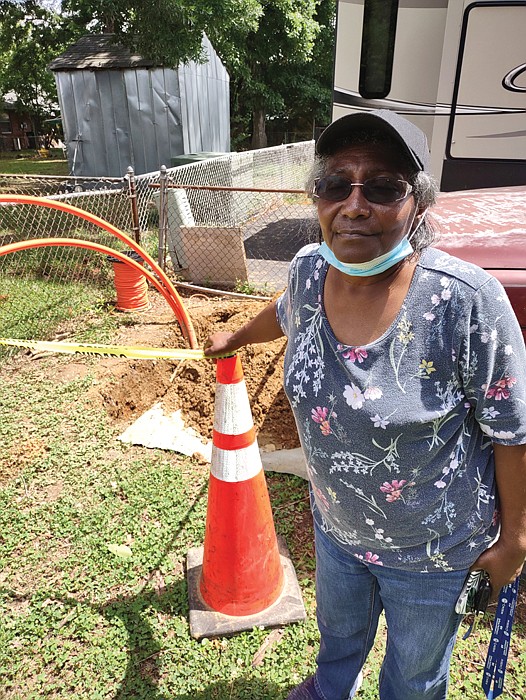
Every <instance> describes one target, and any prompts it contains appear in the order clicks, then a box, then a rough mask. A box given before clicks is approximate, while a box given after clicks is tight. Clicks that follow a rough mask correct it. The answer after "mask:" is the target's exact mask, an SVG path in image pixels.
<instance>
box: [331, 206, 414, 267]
mask: <svg viewBox="0 0 526 700" xmlns="http://www.w3.org/2000/svg"><path fill="white" fill-rule="evenodd" d="M426 212H427V209H425V210H424V212H423V213H422V215H421V219H420V221H419V223H418V225H417V226H416V227H415V229H414V230H413V231H412V232H411V234H410V236H409V237H411V238H412V237H413V236H414V235H415V233H416V231H417V229H418V228H419V227H420V226H421V225H422V223H423V221H424V217H425V214H426ZM409 237H408V236H405V237H404V238H402V240H401V241H400V243H399V244H398V245H397V246H396V248H393V249H392V250H390V251H389V252H387V253H384V254H383V255H379V256H378V257H377V258H373V259H372V260H367V261H366V262H363V263H344V262H341V260H338V258H337V257H336V256H335V255H334V253H333V252H332V250H331V249H330V248H329V246H328V245H327V244H326V243H325V242H323V243H322V244H321V246H320V249H319V252H320V255H321V256H322V257H323V258H325V260H326V261H327V262H328V263H329V265H332V266H333V267H335V268H336V269H337V270H340V272H344V273H345V274H346V275H350V276H351V277H371V276H372V275H379V274H380V273H381V272H385V270H389V268H391V267H393V266H394V265H396V263H399V262H400V261H401V260H404V259H405V258H407V257H408V256H409V255H411V254H412V253H414V250H413V247H412V245H411V243H409Z"/></svg>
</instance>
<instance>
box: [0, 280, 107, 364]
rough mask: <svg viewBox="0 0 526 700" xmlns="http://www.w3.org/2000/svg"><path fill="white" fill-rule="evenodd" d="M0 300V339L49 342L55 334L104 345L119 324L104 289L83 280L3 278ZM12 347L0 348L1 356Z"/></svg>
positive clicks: (10, 352) (10, 351)
mask: <svg viewBox="0 0 526 700" xmlns="http://www.w3.org/2000/svg"><path fill="white" fill-rule="evenodd" d="M0 291H1V297H0V337H3V338H18V339H28V340H50V339H52V338H53V337H54V336H55V334H56V333H57V332H59V331H60V332H61V333H63V334H64V335H66V336H68V337H73V336H74V337H75V338H76V340H78V341H83V342H95V341H97V342H107V341H108V340H109V339H110V338H111V337H112V335H113V334H114V332H115V329H116V327H117V325H118V323H119V320H118V319H117V317H116V315H115V314H112V313H111V308H112V307H111V306H108V304H107V303H106V301H105V300H106V299H108V298H109V299H111V298H113V296H114V291H113V290H112V287H111V286H110V284H109V283H108V285H107V286H106V288H104V287H102V288H101V286H100V285H91V284H88V283H86V281H81V280H79V281H69V282H60V281H57V280H50V279H46V278H43V279H41V278H38V277H35V278H33V279H27V278H26V279H20V278H18V277H9V276H6V275H3V279H2V283H1V287H0ZM13 352H14V350H13V349H12V348H1V347H0V363H1V360H2V358H3V357H6V356H7V355H11V354H13Z"/></svg>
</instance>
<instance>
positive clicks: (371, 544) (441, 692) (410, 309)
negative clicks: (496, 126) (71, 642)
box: [206, 110, 526, 700]
mask: <svg viewBox="0 0 526 700" xmlns="http://www.w3.org/2000/svg"><path fill="white" fill-rule="evenodd" d="M427 164H428V148H427V142H426V139H425V136H424V134H423V133H422V132H421V131H420V130H419V129H418V128H416V127H415V126H414V125H412V124H411V123H410V122H408V121H407V120H405V119H403V118H402V117H400V116H398V115H397V114H395V113H393V112H388V111H383V110H381V111H373V112H368V113H360V114H353V115H348V116H345V117H342V118H341V119H339V120H337V121H336V122H334V123H333V124H331V125H330V126H329V127H328V128H327V129H326V130H325V131H324V133H323V134H322V135H321V137H320V139H319V141H318V143H317V165H316V168H317V170H318V177H317V178H316V181H315V184H314V196H315V199H316V201H317V208H318V218H319V223H320V227H321V232H322V235H323V243H322V245H321V246H318V245H311V246H307V247H305V248H303V249H302V250H301V251H300V252H299V253H298V254H297V256H296V257H295V259H294V260H293V261H292V263H291V268H290V275H289V282H288V287H287V290H286V291H285V293H284V294H283V295H282V296H281V297H280V298H279V299H278V300H277V301H276V302H274V303H272V304H270V305H269V306H268V307H266V308H265V309H264V310H263V311H262V312H261V313H260V314H259V315H258V316H256V318H254V319H253V320H252V321H251V322H249V323H248V324H246V325H245V326H243V327H242V328H240V329H239V330H238V331H236V332H235V333H232V334H228V333H217V334H215V335H213V336H211V338H210V339H209V340H208V342H207V346H206V354H207V355H208V356H214V355H220V354H225V353H230V352H233V351H235V350H237V349H238V348H240V347H241V346H243V345H246V344H248V343H257V342H265V341H268V340H272V339H274V338H277V337H280V336H282V335H283V334H285V335H286V336H287V338H288V345H287V352H286V356H285V390H286V392H287V396H288V398H289V400H290V403H291V406H292V409H293V411H294V416H295V419H296V423H297V426H298V432H299V435H300V439H301V443H302V447H303V450H304V452H305V457H306V461H307V469H308V474H309V481H310V489H311V504H312V511H313V516H314V523H315V538H316V596H317V616H318V625H319V629H320V635H321V644H320V650H319V654H318V657H317V670H316V673H315V675H314V676H312V677H310V678H308V679H307V680H306V681H304V682H303V683H302V684H301V685H300V686H298V687H297V688H295V689H293V690H292V691H291V693H290V694H289V696H288V697H289V700H316V699H318V698H322V699H324V700H340V699H343V698H352V697H353V695H354V693H355V691H356V688H357V686H358V680H357V679H358V678H359V674H360V669H361V668H362V666H363V664H364V662H365V659H366V657H367V654H368V652H369V650H370V648H371V646H372V644H373V641H374V637H375V633H376V629H377V624H378V618H379V615H380V613H381V611H382V610H384V611H385V616H386V622H387V627H388V641H387V649H386V654H385V659H384V663H383V666H382V671H381V674H380V679H379V693H380V698H382V700H417V699H418V700H424V699H425V700H439V699H443V698H445V697H446V694H447V684H448V675H449V662H450V656H451V653H452V648H453V644H454V640H455V636H456V632H457V629H458V626H459V623H460V619H461V618H460V616H459V615H457V614H456V613H455V602H456V600H457V598H458V596H459V593H460V591H461V589H462V585H463V582H464V580H465V578H466V575H467V573H468V571H469V570H470V569H484V570H486V571H487V572H488V574H489V576H490V579H491V585H492V589H493V593H494V595H496V594H497V593H498V591H499V590H500V588H501V587H502V586H503V585H505V584H506V583H509V582H511V581H513V580H514V579H515V577H516V575H517V574H518V573H519V572H520V570H521V567H522V564H523V562H524V558H525V555H526V486H525V484H526V444H525V443H526V415H525V406H526V391H525V382H524V367H525V366H526V353H525V350H524V343H523V339H522V335H521V331H520V328H519V326H518V324H517V321H516V319H515V316H514V314H513V311H512V309H511V307H510V305H509V302H508V300H507V298H506V296H505V293H504V291H503V289H502V287H501V286H500V284H499V283H498V282H497V281H496V280H495V279H494V278H493V277H491V276H490V275H488V274H487V273H486V272H484V271H483V270H481V269H480V268H478V267H475V266H473V265H471V264H468V263H464V262H463V261H461V260H459V259H456V258H453V257H451V256H449V255H447V254H445V253H442V252H441V251H438V250H435V249H433V248H431V247H429V244H430V242H431V235H430V228H429V226H428V224H427V221H426V219H425V216H426V212H427V209H428V208H429V207H430V206H431V205H432V204H433V202H434V200H435V195H436V189H435V186H434V185H433V183H432V180H431V178H430V177H429V176H428V175H427V173H426V169H427ZM499 529H500V536H498V534H499ZM497 536H498V539H497Z"/></svg>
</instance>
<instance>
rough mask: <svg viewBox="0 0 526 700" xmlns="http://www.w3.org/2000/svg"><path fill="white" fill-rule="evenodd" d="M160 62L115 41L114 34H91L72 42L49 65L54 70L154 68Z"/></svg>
mask: <svg viewBox="0 0 526 700" xmlns="http://www.w3.org/2000/svg"><path fill="white" fill-rule="evenodd" d="M156 65H158V64H156V63H155V61H152V60H151V59H148V58H144V57H143V56H140V55H139V54H134V53H132V52H131V51H130V49H128V48H127V47H126V46H122V45H121V44H117V43H115V37H114V36H113V34H90V35H88V36H83V37H82V38H80V39H79V40H78V41H77V42H76V43H75V44H72V45H71V46H70V47H69V48H68V49H66V51H64V53H63V54H61V55H60V56H57V58H55V59H54V60H53V61H51V63H50V64H49V65H48V68H49V69H50V70H52V71H55V72H57V71H74V70H121V69H123V68H152V67H154V66H156Z"/></svg>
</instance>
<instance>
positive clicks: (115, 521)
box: [0, 358, 526, 700]
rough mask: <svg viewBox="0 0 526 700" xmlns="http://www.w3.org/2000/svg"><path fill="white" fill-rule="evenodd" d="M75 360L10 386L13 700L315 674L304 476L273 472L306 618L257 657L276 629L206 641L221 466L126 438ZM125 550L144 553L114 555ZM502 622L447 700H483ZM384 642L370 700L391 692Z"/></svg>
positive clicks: (100, 698) (103, 696)
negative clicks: (490, 648)
mask: <svg viewBox="0 0 526 700" xmlns="http://www.w3.org/2000/svg"><path fill="white" fill-rule="evenodd" d="M68 361H69V360H68V359H67V358H59V359H54V358H48V359H44V360H40V361H39V363H38V366H37V367H36V368H35V363H31V362H27V363H23V364H21V365H20V366H19V367H18V369H17V371H16V372H11V371H9V370H8V369H4V371H3V372H2V377H1V381H0V485H1V489H0V620H1V622H0V680H1V683H0V687H1V690H0V697H1V698H2V700H14V699H16V700H44V699H46V700H48V699H52V700H59V699H60V700H63V699H64V698H73V697H74V698H75V700H117V699H119V700H124V699H126V698H129V699H130V700H132V699H133V700H214V699H217V700H232V699H236V698H237V699H245V700H271V699H272V700H279V699H280V698H284V697H285V696H286V694H287V692H288V690H289V689H290V687H292V686H293V685H294V684H296V683H298V682H299V681H300V680H301V679H302V678H304V677H305V676H306V675H308V674H309V673H311V672H312V671H313V669H314V663H315V655H316V649H317V644H318V633H317V629H316V624H315V618H314V583H313V569H314V562H313V557H312V528H311V525H310V521H309V516H308V495H307V487H306V483H305V482H304V481H302V480H301V479H298V478H296V477H293V476H288V475H279V474H274V475H269V477H268V483H269V491H270V494H271V502H272V506H273V510H274V520H275V523H276V528H277V530H278V532H279V533H281V534H282V535H283V536H284V537H285V539H286V541H287V543H288V545H289V548H290V551H291V556H292V559H293V561H294V563H295V566H296V571H297V574H298V579H299V581H300V584H301V587H302V590H303V594H304V599H305V604H306V608H307V611H308V620H307V621H306V622H305V623H301V624H295V625H289V626H287V627H285V628H284V634H283V637H282V638H281V640H280V641H279V642H277V643H275V644H274V645H273V646H271V647H270V648H269V649H268V651H267V653H266V655H265V656H264V658H263V661H262V662H261V663H260V664H259V665H253V659H254V656H255V654H256V653H257V652H258V650H259V649H260V647H261V645H262V643H263V642H264V640H265V639H266V638H267V637H268V635H269V633H270V632H269V630H264V629H260V628H254V629H252V630H250V631H247V632H243V633H241V634H238V635H236V636H234V637H232V638H228V639H227V638H223V639H215V640H214V639H211V640H204V641H202V642H197V641H195V640H193V639H192V638H191V636H190V633H189V627H188V603H187V588H186V576H185V571H184V566H185V558H186V553H187V551H188V549H189V548H191V547H193V546H195V545H199V544H201V543H202V542H203V537H204V523H205V513H206V491H207V480H208V469H207V467H206V465H203V464H200V463H198V462H194V461H193V460H192V459H189V458H185V457H182V456H179V455H177V454H175V453H170V452H164V451H161V450H148V449H146V448H142V447H131V446H126V445H124V444H122V443H121V442H120V441H118V440H117V439H116V438H117V435H118V431H117V430H116V428H115V427H114V426H113V425H112V424H111V422H110V420H109V418H108V416H107V414H106V412H105V411H104V409H103V408H102V407H100V406H98V404H97V403H96V402H95V401H93V391H94V390H95V384H94V382H95V379H94V376H91V375H90V374H88V375H86V376H83V377H82V378H77V379H70V380H68V381H61V380H60V371H59V370H60V369H61V367H62V366H64V367H65V365H66V364H67V363H68ZM75 361H76V362H78V361H79V360H78V358H76V360H75ZM86 362H87V363H88V369H89V368H90V367H93V362H94V361H93V360H86ZM57 363H58V364H57ZM90 371H91V370H90ZM122 545H126V546H127V547H129V550H130V551H131V556H128V557H126V556H124V557H123V556H118V555H116V554H113V553H112V550H115V546H117V547H118V546H122ZM117 551H119V550H118V549H117ZM522 619H524V618H522ZM489 625H490V623H489V621H488V622H484V623H482V624H481V626H480V629H479V630H478V631H477V633H476V634H475V635H474V636H473V637H471V638H470V639H468V640H467V641H465V642H463V641H460V642H459V643H458V645H457V649H456V651H455V657H454V663H453V671H452V690H451V693H450V698H452V699H457V700H460V699H461V698H462V700H475V699H478V698H481V697H482V691H481V688H480V681H481V673H482V664H483V662H484V657H485V650H486V648H487V640H488V636H489ZM524 632H525V629H524V626H523V625H520V624H518V625H516V629H515V632H514V635H513V640H512V653H511V657H510V664H509V668H508V673H507V676H506V685H505V692H504V695H503V696H502V697H503V698H513V699H517V700H518V699H519V698H523V688H524V678H525V677H526V642H525V640H524ZM384 636H385V635H384V634H383V633H381V634H380V635H379V638H378V641H377V644H376V645H375V647H374V649H373V651H372V653H371V655H370V659H369V661H368V662H367V664H366V667H365V680H364V685H363V688H362V690H361V691H360V693H359V695H358V698H359V699H360V700H373V699H377V698H378V692H377V685H376V679H377V675H378V670H379V665H380V662H381V654H382V648H383V645H384Z"/></svg>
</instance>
